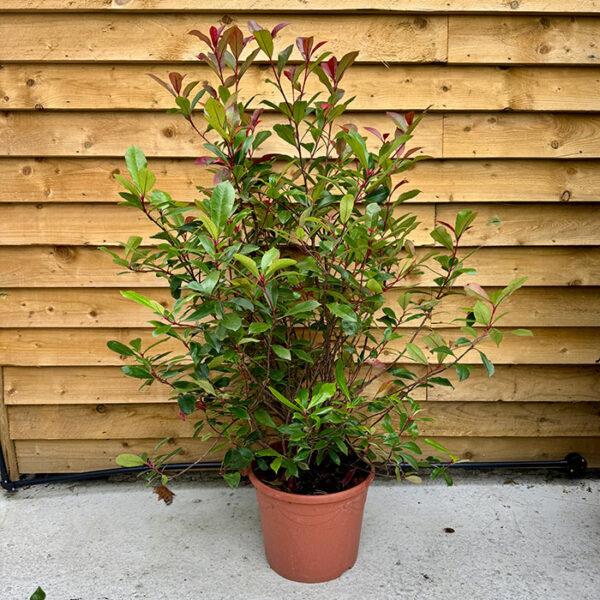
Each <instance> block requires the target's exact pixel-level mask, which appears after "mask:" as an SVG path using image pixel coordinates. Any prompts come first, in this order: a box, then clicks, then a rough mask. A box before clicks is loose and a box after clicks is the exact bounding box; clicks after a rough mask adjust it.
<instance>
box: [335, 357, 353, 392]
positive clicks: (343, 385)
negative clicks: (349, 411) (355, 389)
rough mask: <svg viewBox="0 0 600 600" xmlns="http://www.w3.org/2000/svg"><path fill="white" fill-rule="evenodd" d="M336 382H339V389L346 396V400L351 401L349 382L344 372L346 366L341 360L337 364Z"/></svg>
mask: <svg viewBox="0 0 600 600" xmlns="http://www.w3.org/2000/svg"><path fill="white" fill-rule="evenodd" d="M335 380H336V382H337V385H338V387H339V388H340V390H341V391H342V393H343V394H344V396H346V398H348V400H350V399H351V398H350V390H349V389H348V382H347V381H346V374H345V372H344V364H343V363H342V361H341V360H338V361H337V362H336V363H335Z"/></svg>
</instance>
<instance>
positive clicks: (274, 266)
mask: <svg viewBox="0 0 600 600" xmlns="http://www.w3.org/2000/svg"><path fill="white" fill-rule="evenodd" d="M295 264H296V261H295V260H294V259H293V258H278V259H277V260H274V261H273V262H272V263H271V266H270V267H269V268H268V270H267V272H266V273H265V277H269V276H270V275H272V274H273V273H275V271H280V270H281V269H287V268H288V267H291V266H293V265H295Z"/></svg>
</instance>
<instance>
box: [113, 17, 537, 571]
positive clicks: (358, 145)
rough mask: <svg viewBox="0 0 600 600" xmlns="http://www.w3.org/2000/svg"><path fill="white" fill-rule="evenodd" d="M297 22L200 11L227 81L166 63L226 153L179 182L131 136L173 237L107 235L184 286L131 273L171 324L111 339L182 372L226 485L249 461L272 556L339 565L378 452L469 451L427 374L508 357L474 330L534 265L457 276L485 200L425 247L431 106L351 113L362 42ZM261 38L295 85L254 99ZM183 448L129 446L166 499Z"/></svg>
mask: <svg viewBox="0 0 600 600" xmlns="http://www.w3.org/2000/svg"><path fill="white" fill-rule="evenodd" d="M284 25H285V24H281V25H278V26H276V27H275V28H274V29H273V30H271V31H269V30H267V29H263V28H261V27H260V26H259V25H258V24H256V23H255V22H253V21H250V23H249V29H250V34H249V35H248V36H244V34H243V33H242V31H241V30H240V29H239V28H238V27H237V26H232V27H229V28H228V29H225V28H224V27H220V28H216V27H212V28H211V29H210V31H209V32H208V33H207V34H206V35H205V34H203V33H201V32H199V31H192V32H190V33H191V34H192V35H195V36H197V37H198V38H199V39H200V40H201V41H202V42H203V43H204V44H206V46H207V47H208V50H207V52H206V53H201V54H199V55H198V58H199V59H200V60H201V61H202V62H204V63H205V65H207V66H208V67H209V68H210V69H211V70H212V71H213V72H214V75H215V82H214V83H213V85H211V84H209V83H204V84H203V85H200V84H199V83H198V82H197V81H192V82H189V83H187V82H185V81H184V79H185V76H182V75H181V74H179V73H170V74H169V82H165V81H161V80H160V79H158V81H159V82H160V83H161V85H163V86H164V87H165V88H166V89H167V90H168V91H169V92H170V93H171V94H172V95H173V96H174V98H175V104H176V107H175V108H173V109H170V112H172V113H179V114H181V115H182V117H183V118H184V119H185V120H187V121H188V123H189V125H190V126H191V128H192V129H193V130H194V131H195V132H196V133H197V134H198V135H199V136H200V138H201V139H202V142H203V146H204V148H205V149H206V152H207V155H206V156H202V157H200V158H199V159H198V160H197V161H196V162H197V163H198V164H201V165H203V166H204V167H208V168H209V169H212V170H213V172H214V185H213V186H211V187H204V186H199V187H198V192H199V196H200V198H199V199H198V200H196V201H195V203H194V204H191V203H187V202H180V201H178V200H177V199H176V198H172V197H171V196H170V195H169V194H168V193H167V192H165V191H162V190H160V189H158V188H157V187H156V185H155V184H156V180H155V175H154V174H153V173H152V171H151V170H150V169H149V168H148V165H147V161H146V158H145V157H144V154H143V153H142V151H141V150H140V149H138V148H136V147H135V146H132V147H131V148H130V149H129V150H128V151H127V154H126V157H125V158H126V163H127V167H128V170H129V174H130V177H131V178H130V179H126V178H124V177H121V176H119V175H116V176H115V177H116V178H117V179H118V180H119V182H120V183H121V184H122V185H123V186H124V187H125V190H126V191H124V192H122V193H121V196H122V198H123V200H124V203H125V204H126V205H128V206H130V207H132V208H134V209H136V210H141V211H142V212H143V213H144V214H145V215H146V216H147V217H148V219H150V220H151V221H152V222H153V223H154V224H155V225H156V228H157V233H156V235H154V236H153V237H154V238H155V240H156V241H157V242H158V243H157V245H155V246H153V247H143V246H142V245H141V243H142V238H141V237H139V236H132V237H130V238H129V240H128V241H127V242H126V243H124V244H122V245H123V247H124V254H117V253H115V252H111V251H109V250H107V249H106V248H104V249H103V250H105V251H106V252H109V254H111V255H112V256H113V259H114V261H115V262H116V263H117V264H118V265H120V266H122V267H124V268H125V269H126V270H127V271H133V272H137V273H141V272H144V273H148V272H150V273H155V274H156V276H157V277H160V278H164V279H166V280H167V282H168V284H169V287H170V290H171V294H172V297H173V304H172V306H169V307H164V306H162V305H161V304H159V303H158V302H156V301H155V300H152V299H151V298H147V297H145V296H143V295H141V294H139V293H137V292H134V291H124V292H122V294H123V296H125V297H126V298H129V299H131V300H133V301H135V302H138V303H139V304H142V305H144V306H147V307H148V308H150V309H151V310H152V311H153V312H154V313H155V319H154V320H152V321H150V323H151V324H152V326H153V327H154V331H153V335H154V336H155V338H156V341H155V342H154V343H153V344H150V345H149V346H147V347H144V346H143V344H142V341H141V340H140V339H135V340H132V341H131V342H130V343H129V344H123V343H120V342H117V341H111V342H108V346H109V348H110V349H111V350H114V351H115V352H117V353H118V354H120V355H123V356H126V357H130V358H131V359H132V360H133V361H135V363H136V364H131V365H127V366H124V367H122V371H123V372H124V373H125V374H126V375H129V376H131V377H135V378H139V379H140V380H142V387H144V386H148V385H152V384H153V383H154V382H159V383H160V384H164V385H166V386H168V387H169V388H170V390H171V393H172V399H173V401H175V402H176V403H177V405H178V410H179V415H180V417H181V418H182V419H189V418H194V420H195V421H197V422H196V423H195V425H194V427H195V435H197V436H200V437H201V439H202V440H203V441H205V442H206V443H207V445H208V450H207V452H206V454H205V455H203V456H201V457H199V458H198V462H199V461H201V460H203V459H205V458H206V456H208V455H210V454H211V453H214V452H217V451H223V452H224V457H223V459H222V468H221V472H222V474H223V477H224V478H225V479H226V481H227V482H228V483H229V485H231V486H232V487H236V486H237V485H238V484H239V483H240V480H241V477H242V474H246V473H247V474H248V475H249V477H250V479H251V481H252V483H253V484H254V486H255V487H256V492H257V496H258V500H259V504H260V508H261V520H262V525H263V533H264V538H265V544H266V552H267V557H268V559H269V562H270V564H271V565H272V566H273V568H274V569H275V570H276V571H278V572H279V573H281V574H282V575H283V576H285V577H288V578H290V579H295V580H298V581H325V580H327V579H332V578H335V577H337V576H339V575H340V574H341V573H342V572H343V571H344V570H346V569H347V568H349V567H351V566H352V565H353V563H354V561H355V559H356V555H357V549H358V538H359V535H360V527H361V520H362V510H363V505H364V502H365V498H366V493H367V487H368V486H369V484H370V483H371V481H372V479H373V473H374V469H375V467H376V468H377V469H378V470H379V471H382V472H383V473H386V474H391V475H393V476H394V477H396V478H397V479H398V480H409V481H415V482H416V481H419V479H418V476H417V474H416V473H417V471H418V469H419V467H422V466H430V467H432V471H431V477H432V478H434V479H435V478H436V477H440V476H441V477H442V478H444V479H445V480H446V481H447V482H448V483H451V479H450V477H449V474H448V472H447V468H448V466H449V465H451V464H453V463H454V462H456V461H457V459H456V458H455V457H453V456H452V455H451V453H450V452H449V451H448V450H446V449H445V448H443V447H442V446H440V445H439V444H438V443H436V442H435V441H433V440H430V439H423V440H422V443H423V444H424V445H425V446H429V447H430V448H432V449H433V451H434V454H435V456H428V454H427V453H425V454H424V453H423V449H422V448H423V446H422V445H419V444H418V443H417V442H416V438H417V435H418V426H419V423H420V422H421V421H426V420H430V419H428V418H427V417H425V416H422V413H421V409H420V406H419V404H418V402H417V401H416V400H415V398H414V395H415V391H417V390H419V389H420V388H423V387H425V386H434V385H438V386H449V385H451V383H450V381H449V380H448V379H446V378H444V377H443V376H442V375H443V373H444V371H446V370H448V369H454V370H456V371H457V373H458V378H459V379H460V380H461V381H462V380H464V379H466V378H467V377H469V373H470V370H471V369H472V368H474V367H472V366H470V365H465V364H462V360H463V359H464V358H465V357H467V356H470V355H472V354H473V353H477V352H479V356H480V358H481V361H482V362H483V366H484V367H485V369H487V372H488V374H489V375H491V374H492V373H493V371H494V367H493V365H492V363H491V361H490V360H489V359H488V358H487V356H486V355H485V354H484V353H483V352H481V351H480V350H477V347H478V345H479V344H480V343H481V342H482V341H484V340H486V339H488V338H491V339H492V340H493V341H494V342H496V344H499V343H500V341H501V339H502V335H503V334H502V332H501V331H500V330H498V329H497V327H496V324H497V322H498V320H499V319H500V318H501V316H502V315H501V314H500V313H501V308H502V306H501V305H502V303H503V302H504V301H505V300H506V298H507V297H508V296H509V295H510V294H512V293H513V292H514V291H515V290H516V289H517V288H519V287H520V286H521V285H522V284H523V282H524V278H520V279H516V280H515V281H513V282H512V283H511V284H510V285H509V286H507V287H506V288H504V289H503V290H501V291H497V292H495V293H493V294H487V293H486V292H485V291H484V290H483V289H482V288H481V287H480V286H478V285H477V284H475V283H470V284H468V285H466V286H465V288H464V291H462V290H460V291H459V288H458V287H457V285H456V283H457V281H456V280H457V279H458V278H459V277H463V276H464V275H471V274H474V271H473V270H472V269H469V268H467V267H466V266H465V265H464V257H462V256H461V254H460V253H459V244H460V241H461V238H462V237H463V235H464V233H465V232H466V231H467V230H468V229H469V228H471V226H472V223H473V221H474V219H475V217H476V215H475V213H473V212H472V211H470V210H462V211H460V212H459V213H458V214H457V216H456V220H455V222H454V223H437V224H436V227H435V229H434V230H433V231H432V232H431V234H430V235H431V238H432V239H431V242H430V244H429V245H430V246H431V247H430V248H429V249H427V248H424V249H423V248H416V247H415V244H414V243H413V242H412V241H411V236H412V235H413V233H414V232H415V230H416V229H417V227H418V225H419V223H418V222H417V220H416V217H414V216H412V215H411V214H410V213H409V212H408V211H406V210H405V209H404V207H403V206H402V204H403V202H405V201H406V200H409V199H411V198H413V197H414V196H416V195H417V194H418V193H419V192H418V190H410V191H404V190H405V189H406V187H407V186H406V184H407V180H406V179H405V178H404V175H405V174H406V172H407V171H408V170H409V169H411V167H413V165H414V164H415V163H416V162H418V161H419V160H422V159H423V158H425V157H424V156H421V155H419V154H418V153H417V151H418V150H419V149H418V148H410V149H409V148H408V144H409V142H410V140H411V138H412V134H413V131H414V129H415V127H416V126H417V125H418V123H419V121H420V120H421V118H422V115H421V116H420V117H415V116H414V115H413V114H412V113H409V114H404V115H401V114H397V113H388V116H389V124H390V130H389V131H386V132H380V131H378V130H376V129H374V128H371V127H363V128H359V127H357V126H356V125H353V124H351V123H348V122H347V119H348V117H347V116H346V115H345V113H346V111H347V109H348V107H349V105H350V103H351V101H352V99H345V94H344V90H343V89H342V88H341V87H340V84H341V82H342V79H343V77H344V74H345V73H346V71H347V69H348V68H349V67H350V66H351V65H352V63H353V62H354V60H355V59H356V56H357V54H358V53H356V52H352V53H349V54H346V55H345V56H343V57H341V58H340V59H339V60H338V59H337V58H336V57H335V56H333V55H332V54H331V53H330V52H328V51H323V50H322V49H321V48H322V46H323V44H324V42H319V43H316V42H315V41H314V40H313V38H311V37H302V38H298V39H297V40H296V48H294V47H293V46H288V47H287V48H285V49H283V50H281V51H280V52H279V53H277V54H276V53H275V50H274V39H275V38H276V35H277V32H278V31H279V30H280V29H281V28H282V27H283V26H284ZM259 57H260V58H261V59H262V60H263V61H264V62H265V64H266V67H267V70H266V71H267V79H266V81H267V83H268V84H269V85H271V86H272V88H273V90H274V92H275V94H276V95H278V96H279V98H278V99H277V100H274V99H272V97H271V99H263V100H262V106H260V104H259V103H258V102H257V100H256V99H255V98H254V97H251V98H249V99H248V98H244V99H242V86H241V82H242V80H243V78H244V75H245V74H246V73H247V71H248V69H249V68H250V66H251V65H252V63H253V61H254V59H256V58H259ZM292 60H294V61H295V62H292ZM153 77H154V76H153ZM154 78H155V79H157V78H156V77H154ZM198 88H201V89H198ZM259 106H260V107H259ZM263 108H266V109H268V110H269V111H270V112H269V113H265V114H263ZM361 129H363V130H365V131H367V132H368V133H369V136H368V137H369V139H368V141H367V140H366V139H365V137H363V134H362V133H361ZM419 278H421V279H419ZM431 278H432V281H431ZM424 281H425V287H415V285H416V284H417V283H419V282H420V283H421V285H422V286H423V283H424ZM457 293H463V294H468V295H469V296H473V297H474V298H475V302H474V305H473V306H469V307H468V308H467V309H466V312H465V315H464V317H463V318H459V319H456V320H457V321H461V325H462V326H461V327H460V330H461V333H460V336H459V337H457V338H456V339H453V340H449V339H444V338H443V337H442V336H441V335H440V333H439V331H438V330H437V329H436V327H434V326H433V325H432V323H433V322H434V315H435V312H436V308H437V307H438V305H439V303H440V302H442V301H443V299H444V298H445V297H446V296H448V295H451V294H457ZM512 333H515V334H517V335H527V334H528V332H527V331H525V330H516V331H513V332H512ZM174 347H178V348H179V349H178V351H176V350H175V349H174ZM197 415H199V416H197ZM156 452H159V451H158V450H157V451H156ZM176 453H177V451H174V452H171V453H170V454H159V455H158V456H150V455H149V454H148V453H144V454H141V455H139V456H137V455H130V454H125V455H121V456H120V457H119V458H118V462H119V464H121V465H123V466H136V465H145V466H146V467H147V468H148V473H147V474H148V481H149V482H150V483H156V484H158V485H157V489H158V491H159V493H160V494H161V495H162V497H164V498H165V499H166V500H169V496H170V492H169V490H168V489H167V488H166V487H165V484H166V483H167V481H168V480H169V479H170V476H169V475H168V474H167V473H166V472H165V470H164V465H165V464H166V461H167V460H169V459H171V458H172V457H173V456H174V455H175V454H176Z"/></svg>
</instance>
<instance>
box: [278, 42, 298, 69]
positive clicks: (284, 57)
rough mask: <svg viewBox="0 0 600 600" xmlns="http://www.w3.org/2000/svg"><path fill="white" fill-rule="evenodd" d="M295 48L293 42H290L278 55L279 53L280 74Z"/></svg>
mask: <svg viewBox="0 0 600 600" xmlns="http://www.w3.org/2000/svg"><path fill="white" fill-rule="evenodd" d="M293 49H294V46H293V44H290V45H289V46H288V47H287V48H285V49H284V50H282V51H281V52H280V53H279V54H278V55H277V73H278V74H279V75H281V72H282V71H283V69H284V67H285V65H286V64H287V61H288V60H289V58H290V55H291V54H292V50H293Z"/></svg>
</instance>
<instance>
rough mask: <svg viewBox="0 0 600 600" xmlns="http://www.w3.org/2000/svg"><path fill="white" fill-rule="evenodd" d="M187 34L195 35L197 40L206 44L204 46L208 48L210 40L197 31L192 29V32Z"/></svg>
mask: <svg viewBox="0 0 600 600" xmlns="http://www.w3.org/2000/svg"><path fill="white" fill-rule="evenodd" d="M188 33H189V34H190V35H195V36H196V37H197V38H200V39H201V40H202V41H203V42H206V44H208V45H209V46H210V39H209V38H208V36H206V35H205V34H204V33H202V32H201V31H198V30H197V29H192V31H189V32H188Z"/></svg>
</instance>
